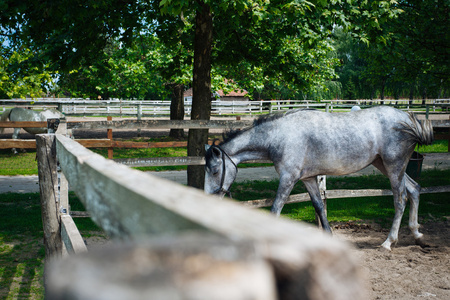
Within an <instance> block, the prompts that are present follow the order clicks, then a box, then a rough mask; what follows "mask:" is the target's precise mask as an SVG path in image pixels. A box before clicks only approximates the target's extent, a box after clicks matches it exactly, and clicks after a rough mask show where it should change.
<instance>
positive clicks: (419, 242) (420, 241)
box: [416, 237, 431, 248]
mask: <svg viewBox="0 0 450 300" xmlns="http://www.w3.org/2000/svg"><path fill="white" fill-rule="evenodd" d="M416 245H418V246H420V247H421V248H429V247H431V246H430V244H427V243H426V242H425V241H424V239H423V238H422V237H420V238H418V239H416Z"/></svg>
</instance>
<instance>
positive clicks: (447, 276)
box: [334, 219, 450, 300]
mask: <svg viewBox="0 0 450 300" xmlns="http://www.w3.org/2000/svg"><path fill="white" fill-rule="evenodd" d="M421 231H422V233H424V241H425V242H426V243H427V244H428V247H425V248H422V247H420V246H417V245H415V244H414V239H413V237H412V235H411V234H410V232H409V229H407V228H401V230H400V233H399V242H398V243H397V245H396V246H394V247H392V251H391V252H389V251H386V250H382V248H380V245H381V243H382V242H383V241H384V240H385V239H386V237H387V234H388V231H387V230H385V229H384V230H381V229H380V228H379V226H377V225H357V224H352V223H346V224H338V225H335V226H334V233H335V235H336V236H337V237H338V238H339V239H342V240H345V241H348V242H350V243H351V244H353V245H354V246H355V248H354V250H352V252H353V253H354V255H356V256H357V257H358V258H359V259H360V261H361V265H362V267H363V268H364V269H365V271H366V274H367V278H368V282H369V284H368V290H369V296H370V299H442V300H445V299H450V222H449V220H448V219H447V221H445V222H429V223H426V224H425V225H424V226H423V227H422V229H421Z"/></svg>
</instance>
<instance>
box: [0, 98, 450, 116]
mask: <svg viewBox="0 0 450 300" xmlns="http://www.w3.org/2000/svg"><path fill="white" fill-rule="evenodd" d="M449 101H450V100H449V99H427V100H425V104H426V105H429V106H430V107H431V110H433V111H434V110H435V108H437V107H446V108H448V106H449ZM368 103H370V105H378V104H382V103H384V104H387V105H400V104H401V105H407V108H408V109H409V108H410V107H411V108H412V107H413V106H421V105H422V103H423V100H414V101H413V103H414V104H410V100H408V99H400V100H391V99H388V100H380V99H374V100H363V99H361V100H323V101H320V102H318V101H313V100H261V101H212V109H211V113H212V115H227V114H233V115H234V114H250V115H251V114H261V113H263V112H274V111H283V110H288V109H293V108H301V107H303V108H311V107H316V108H321V109H326V110H327V111H331V112H332V111H333V110H334V109H340V110H342V109H347V110H349V109H350V108H351V107H352V106H353V105H366V104H368ZM0 105H3V110H5V107H6V106H8V105H12V106H20V105H21V106H33V107H40V108H44V109H46V108H49V107H56V108H58V109H59V110H61V111H62V112H63V113H65V114H68V115H71V114H73V115H85V116H87V115H99V114H103V115H109V116H131V115H133V116H137V118H138V119H140V118H141V117H145V116H147V117H148V116H163V115H169V114H170V101H168V100H117V99H116V100H85V99H52V98H39V99H6V100H0ZM190 113H191V102H190V101H185V114H186V115H190Z"/></svg>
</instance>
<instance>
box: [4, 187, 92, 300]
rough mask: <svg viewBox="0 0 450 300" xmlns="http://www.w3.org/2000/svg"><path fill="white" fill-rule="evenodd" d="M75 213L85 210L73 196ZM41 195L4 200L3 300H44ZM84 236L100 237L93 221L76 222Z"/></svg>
mask: <svg viewBox="0 0 450 300" xmlns="http://www.w3.org/2000/svg"><path fill="white" fill-rule="evenodd" d="M69 197H70V198H69V201H70V204H71V207H72V209H73V210H84V208H83V205H82V204H81V202H80V201H79V200H78V198H77V197H76V196H75V194H73V193H70V194H69ZM39 198H40V197H39V194H38V193H29V194H17V193H6V194H1V197H0V220H1V222H0V299H5V300H7V299H44V285H43V272H44V258H45V250H44V245H43V238H42V237H43V229H42V221H41V206H40V199H39ZM75 223H76V224H77V227H78V229H79V230H80V232H81V233H82V235H83V236H85V237H86V236H89V235H92V234H99V232H100V229H99V228H98V227H97V226H96V225H95V224H94V223H93V222H92V220H91V219H89V218H76V219H75Z"/></svg>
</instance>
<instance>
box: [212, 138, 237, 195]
mask: <svg viewBox="0 0 450 300" xmlns="http://www.w3.org/2000/svg"><path fill="white" fill-rule="evenodd" d="M211 147H216V148H217V149H219V150H220V152H222V178H221V179H220V187H219V188H217V189H216V190H215V191H214V192H213V194H218V193H220V192H223V193H224V194H225V195H227V196H228V197H229V198H232V197H231V192H230V190H229V189H228V190H226V189H224V188H223V183H224V182H225V175H226V170H227V168H226V166H225V156H226V157H228V159H229V160H230V161H231V163H232V164H233V166H234V168H235V169H236V174H237V172H238V167H237V166H236V164H235V163H234V161H233V160H232V159H231V157H230V156H229V155H228V153H226V152H225V151H224V150H223V149H222V148H221V147H220V146H216V145H214V144H213V145H212V146H211ZM211 151H212V150H211ZM230 187H231V186H230Z"/></svg>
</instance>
